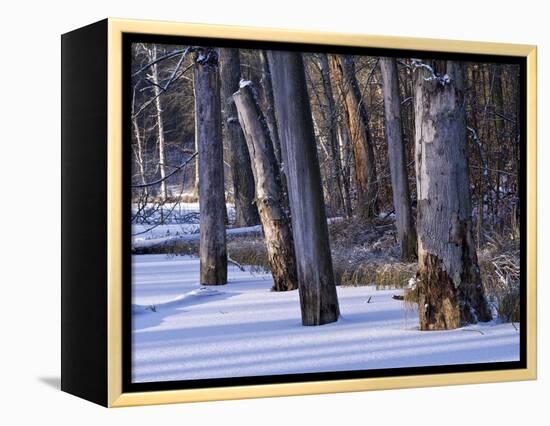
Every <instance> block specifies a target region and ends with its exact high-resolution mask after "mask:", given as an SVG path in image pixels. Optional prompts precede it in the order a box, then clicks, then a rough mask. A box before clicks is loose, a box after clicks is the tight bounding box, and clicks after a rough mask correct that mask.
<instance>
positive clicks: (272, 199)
mask: <svg viewBox="0 0 550 426" xmlns="http://www.w3.org/2000/svg"><path fill="white" fill-rule="evenodd" d="M233 98H234V99H235V104H236V106H237V111H238V113H239V121H240V123H241V126H242V129H243V131H244V135H245V139H246V142H247V144H248V150H249V152H250V155H251V160H252V166H253V171H254V180H255V182H256V204H257V206H258V210H259V211H260V218H261V220H262V225H263V231H264V236H265V241H266V246H267V254H268V260H269V266H270V269H271V275H272V276H273V290H275V291H286V290H295V289H297V288H298V277H297V273H296V257H295V255H294V242H293V238H292V228H291V225H290V218H289V217H288V216H287V214H286V211H285V208H284V201H283V197H284V196H283V191H282V188H281V175H280V171H279V165H278V163H277V159H276V158H275V152H274V150H273V143H272V142H271V139H270V137H269V128H268V127H267V123H266V120H265V117H264V115H263V113H262V111H261V109H260V106H259V105H258V102H257V100H256V99H257V98H256V96H255V89H254V87H253V86H252V85H251V84H247V85H243V86H242V87H241V88H240V89H239V90H238V91H237V92H236V93H235V94H234V95H233Z"/></svg>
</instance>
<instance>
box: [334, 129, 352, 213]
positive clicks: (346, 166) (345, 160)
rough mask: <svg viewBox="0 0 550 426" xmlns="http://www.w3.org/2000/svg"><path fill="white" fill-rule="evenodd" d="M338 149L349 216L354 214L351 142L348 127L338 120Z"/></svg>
mask: <svg viewBox="0 0 550 426" xmlns="http://www.w3.org/2000/svg"><path fill="white" fill-rule="evenodd" d="M337 124H338V149H339V153H340V161H341V164H342V184H343V185H344V197H345V200H346V208H347V210H348V211H349V217H352V216H353V206H352V202H351V186H352V185H351V163H352V162H353V161H352V157H353V154H352V151H351V142H350V137H349V132H348V127H347V126H346V125H345V124H344V123H342V122H340V121H339V122H338V123H337Z"/></svg>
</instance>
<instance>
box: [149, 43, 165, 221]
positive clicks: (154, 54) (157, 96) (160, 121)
mask: <svg viewBox="0 0 550 426" xmlns="http://www.w3.org/2000/svg"><path fill="white" fill-rule="evenodd" d="M150 56H151V61H156V59H157V45H156V44H153V49H152V53H151V55H150ZM151 81H152V82H153V92H154V94H155V111H156V115H157V130H158V147H159V172H160V178H161V180H162V181H161V183H160V196H161V199H162V201H166V199H167V198H168V193H167V191H166V179H165V177H166V169H165V164H166V158H165V155H164V148H165V146H164V121H163V119H162V106H161V103H160V87H159V77H158V67H157V64H156V63H155V64H153V66H152V67H151ZM161 213H162V211H161Z"/></svg>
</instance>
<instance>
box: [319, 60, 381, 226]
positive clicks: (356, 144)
mask: <svg viewBox="0 0 550 426" xmlns="http://www.w3.org/2000/svg"><path fill="white" fill-rule="evenodd" d="M329 62H330V67H331V71H332V73H333V76H334V78H333V81H335V82H336V84H337V87H338V89H339V92H340V95H341V97H342V98H343V100H344V112H345V116H346V121H347V124H348V127H349V133H350V137H351V141H352V145H353V152H354V157H355V179H356V182H357V193H358V208H359V214H360V215H361V216H362V217H364V218H372V217H374V216H375V215H376V214H377V212H378V205H377V198H378V181H377V179H378V178H377V174H376V161H375V157H374V146H373V143H372V140H371V136H370V132H369V128H368V116H367V110H366V108H365V104H364V102H363V99H362V96H361V90H360V89H359V85H358V83H357V79H356V77H355V65H354V62H353V57H351V56H340V55H329Z"/></svg>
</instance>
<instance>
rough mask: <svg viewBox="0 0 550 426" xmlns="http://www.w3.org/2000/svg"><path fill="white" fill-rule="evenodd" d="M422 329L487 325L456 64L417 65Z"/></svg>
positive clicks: (489, 317)
mask: <svg viewBox="0 0 550 426" xmlns="http://www.w3.org/2000/svg"><path fill="white" fill-rule="evenodd" d="M415 74H416V75H415V94H414V106H415V122H416V135H415V138H416V177H417V190H418V272H417V286H418V293H419V299H418V306H419V316H420V328H421V329H422V330H441V329H452V328H457V327H460V326H462V325H464V324H467V323H475V322H477V321H488V320H490V319H491V313H490V311H489V307H488V305H487V302H486V300H485V295H484V290H483V285H482V283H481V277H480V272H479V266H478V262H477V254H476V249H475V244H474V238H473V230H472V218H471V201H470V181H469V176H468V159H467V157H466V117H465V110H464V90H463V75H462V69H461V65H460V63H458V62H454V61H430V62H427V63H419V62H416V71H415Z"/></svg>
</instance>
